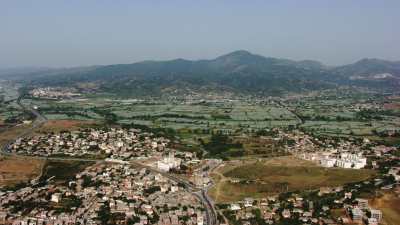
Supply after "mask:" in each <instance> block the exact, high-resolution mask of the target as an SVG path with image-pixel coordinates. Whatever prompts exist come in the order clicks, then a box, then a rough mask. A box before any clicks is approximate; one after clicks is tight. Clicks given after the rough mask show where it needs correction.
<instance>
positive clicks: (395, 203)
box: [369, 191, 400, 225]
mask: <svg viewBox="0 0 400 225" xmlns="http://www.w3.org/2000/svg"><path fill="white" fill-rule="evenodd" d="M380 195H381V196H379V197H377V198H374V199H371V200H370V201H369V204H370V205H371V207H373V208H376V209H379V210H381V211H382V213H383V221H382V224H386V225H397V224H400V196H399V194H396V193H394V192H393V191H386V192H382V193H380Z"/></svg>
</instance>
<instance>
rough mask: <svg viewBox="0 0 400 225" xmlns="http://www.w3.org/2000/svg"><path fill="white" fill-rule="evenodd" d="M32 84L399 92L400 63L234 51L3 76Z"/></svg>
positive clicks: (154, 90) (119, 89) (127, 90)
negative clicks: (333, 62) (332, 61)
mask: <svg viewBox="0 0 400 225" xmlns="http://www.w3.org/2000/svg"><path fill="white" fill-rule="evenodd" d="M0 77H3V78H5V77H8V79H10V78H12V79H14V80H16V81H21V82H24V83H25V84H27V85H31V86H73V87H77V88H80V89H83V90H93V91H105V92H111V93H117V94H121V95H162V94H165V93H168V92H170V93H185V92H189V91H205V92H207V91H230V92H236V93H244V94H260V95H280V94H284V93H288V92H303V91H310V90H320V89H326V88H333V87H337V86H341V85H353V86H360V87H369V88H374V89H377V90H382V91H391V90H395V91H396V90H400V89H399V87H400V62H393V61H385V60H379V59H362V60H360V61H358V62H356V63H354V64H349V65H345V66H339V67H328V66H325V65H323V64H322V63H320V62H318V61H312V60H303V61H293V60H288V59H279V58H271V57H264V56H260V55H256V54H252V53H250V52H248V51H243V50H240V51H235V52H232V53H229V54H226V55H223V56H220V57H217V58H215V59H211V60H197V61H191V60H185V59H175V60H170V61H143V62H138V63H133V64H117V65H108V66H92V67H79V68H69V69H47V68H45V69H41V70H40V69H36V70H34V71H23V72H21V71H19V72H18V73H4V72H2V71H0Z"/></svg>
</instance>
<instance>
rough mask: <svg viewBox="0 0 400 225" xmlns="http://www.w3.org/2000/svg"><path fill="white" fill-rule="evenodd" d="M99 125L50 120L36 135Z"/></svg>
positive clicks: (90, 122)
mask: <svg viewBox="0 0 400 225" xmlns="http://www.w3.org/2000/svg"><path fill="white" fill-rule="evenodd" d="M95 125H98V123H96V122H95V121H82V120H49V121H47V122H46V123H45V124H43V125H42V126H41V127H40V128H39V129H38V130H37V131H36V133H46V132H60V131H71V130H77V129H79V128H83V127H91V126H95Z"/></svg>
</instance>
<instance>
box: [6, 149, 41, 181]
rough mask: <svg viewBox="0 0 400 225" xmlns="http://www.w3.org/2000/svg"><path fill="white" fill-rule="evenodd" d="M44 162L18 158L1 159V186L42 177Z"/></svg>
mask: <svg viewBox="0 0 400 225" xmlns="http://www.w3.org/2000/svg"><path fill="white" fill-rule="evenodd" d="M43 166H44V161H43V160H38V159H29V158H25V157H17V156H6V157H5V156H4V157H0V186H12V185H16V184H18V183H22V182H28V181H30V180H32V179H34V178H36V177H38V176H39V175H41V171H42V168H43Z"/></svg>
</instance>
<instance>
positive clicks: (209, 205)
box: [1, 97, 218, 225]
mask: <svg viewBox="0 0 400 225" xmlns="http://www.w3.org/2000/svg"><path fill="white" fill-rule="evenodd" d="M21 100H22V97H19V98H18V99H17V104H18V105H19V106H20V107H21V108H22V109H23V110H24V111H26V112H30V113H32V114H33V115H35V117H36V118H35V121H34V122H33V123H32V126H31V127H30V128H27V130H25V131H24V132H22V133H21V134H20V135H18V136H17V137H16V138H15V140H17V139H20V138H23V137H26V136H27V135H29V134H31V133H32V132H33V131H34V130H35V129H36V128H38V127H40V126H42V125H43V124H44V123H45V122H46V121H47V118H46V117H45V116H43V115H42V114H40V112H38V111H37V110H35V109H33V108H32V107H30V106H25V105H23V104H22V103H21ZM15 140H12V141H10V142H9V143H7V144H6V145H4V146H3V148H2V149H1V151H2V154H4V155H15V154H12V153H11V152H10V150H9V146H10V145H11V144H12V143H14V142H15ZM18 156H20V157H26V158H35V159H43V160H57V161H83V162H107V161H106V160H96V159H84V158H68V157H43V156H21V155H18ZM129 163H130V164H131V165H134V166H137V167H141V168H146V169H148V170H150V171H152V172H154V173H159V174H161V175H162V176H164V177H166V178H168V179H170V180H173V181H175V182H177V183H181V184H183V185H184V186H185V188H186V190H188V191H189V192H191V193H192V194H193V195H194V196H196V197H197V198H198V199H199V200H200V201H201V202H202V204H203V206H204V207H205V212H206V224H208V225H218V219H217V213H216V211H215V207H214V203H213V202H212V200H211V199H210V197H209V196H208V194H207V191H208V189H209V188H210V187H211V185H209V186H208V187H205V188H201V189H199V188H197V187H196V186H195V185H193V184H192V183H191V182H189V181H187V180H185V179H183V178H181V177H178V176H175V175H173V174H170V173H166V172H163V171H160V170H157V169H155V168H153V167H150V166H147V165H144V164H142V163H140V162H137V161H130V162H129Z"/></svg>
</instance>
